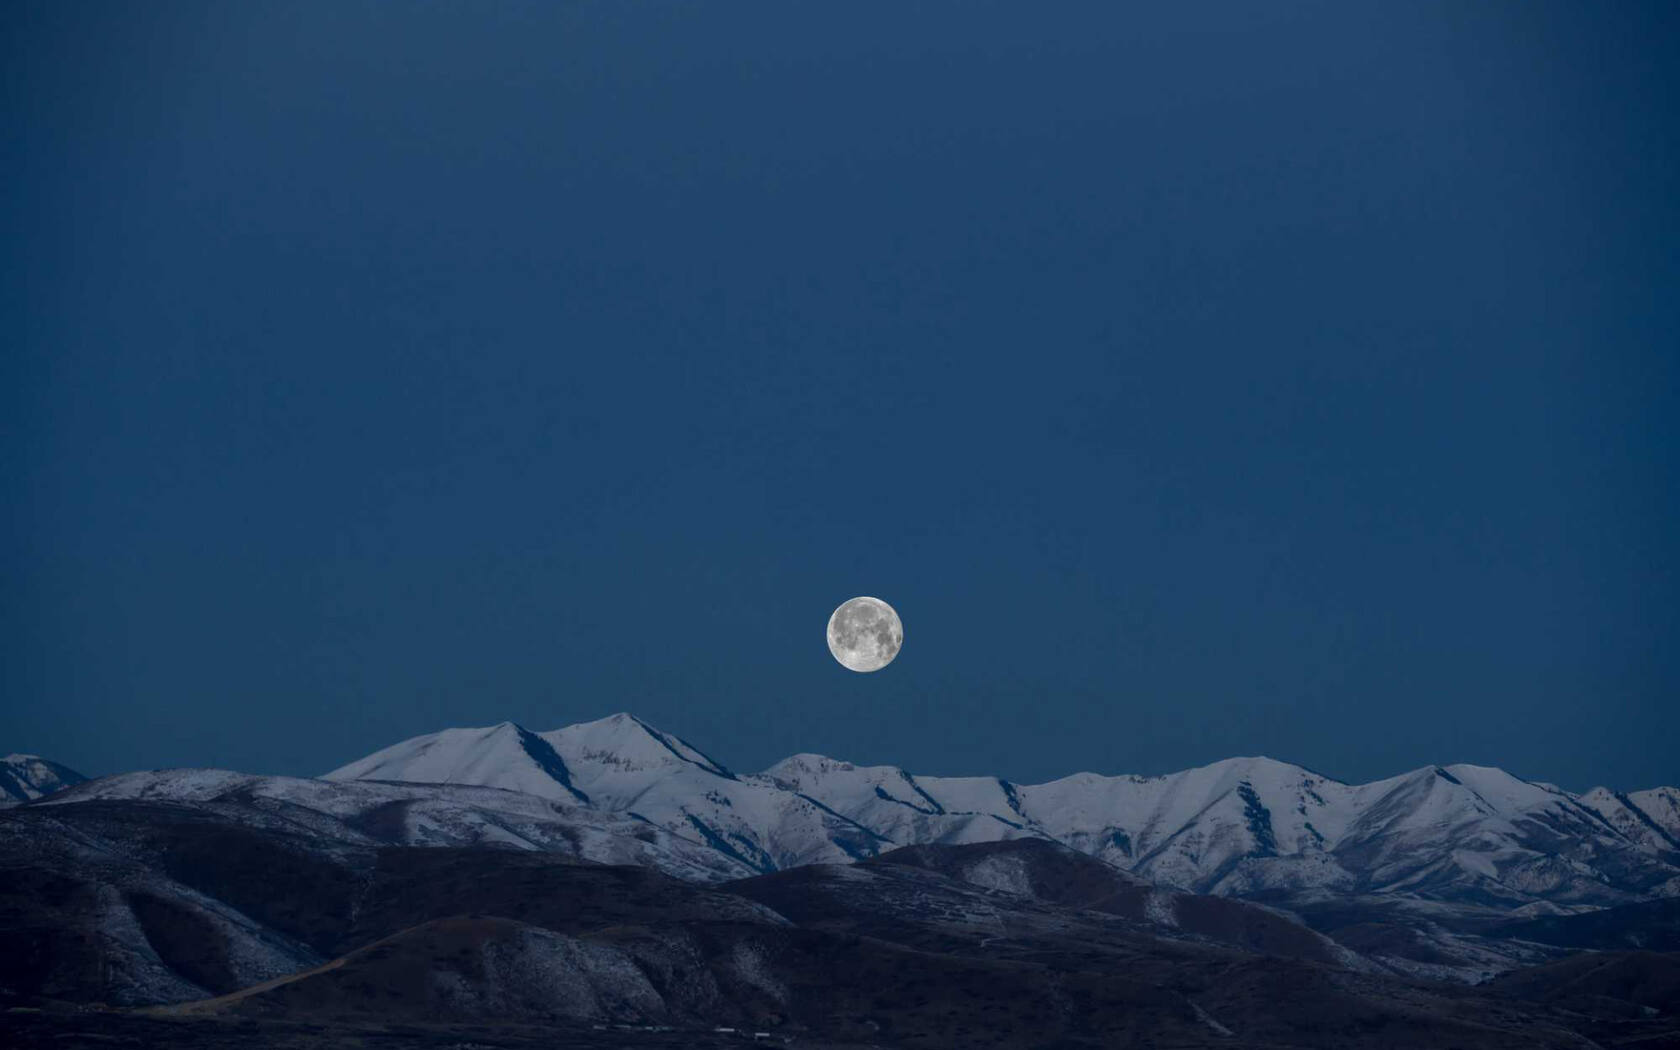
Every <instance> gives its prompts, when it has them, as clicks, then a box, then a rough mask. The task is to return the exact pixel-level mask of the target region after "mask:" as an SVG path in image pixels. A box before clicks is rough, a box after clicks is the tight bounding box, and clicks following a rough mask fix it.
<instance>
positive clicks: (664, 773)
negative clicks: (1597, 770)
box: [325, 714, 1680, 912]
mask: <svg viewBox="0 0 1680 1050" xmlns="http://www.w3.org/2000/svg"><path fill="white" fill-rule="evenodd" d="M325 779H327V780H333V781H352V780H364V781H365V780H374V781H403V782H422V783H433V784H454V785H461V784H471V785H479V786H484V787H494V788H503V789H506V790H509V791H515V792H520V793H524V794H527V795H535V796H538V797H541V798H544V799H548V800H551V801H553V802H555V803H559V804H563V805H565V806H566V807H569V808H570V809H572V810H575V811H577V812H588V813H593V814H599V815H603V816H604V815H611V816H615V817H618V818H621V819H624V818H627V819H629V820H631V821H635V822H641V823H644V824H648V825H653V826H655V827H657V828H659V829H661V830H662V831H664V832H666V833H668V834H669V835H672V836H676V837H677V838H678V839H681V840H689V841H692V842H694V843H697V844H700V845H703V846H705V847H709V848H710V849H711V850H713V851H715V852H716V853H717V854H718V855H719V858H720V860H722V861H724V862H725V863H724V864H723V865H721V866H722V867H726V868H730V869H738V870H742V871H748V872H768V871H774V870H779V869H785V868H790V867H795V866H799V865H803V864H811V863H824V862H829V863H833V862H849V861H853V860H857V859H860V858H864V857H870V856H875V855H877V854H879V853H882V852H885V851H887V850H890V849H893V848H896V847H898V846H905V845H913V844H930V843H937V844H958V843H974V842H990V841H999V840H1005V839H1013V838H1023V837H1038V838H1045V839H1051V840H1055V841H1057V842H1061V843H1064V844H1066V845H1068V846H1071V847H1073V848H1075V849H1077V850H1080V851H1081V852H1084V853H1086V854H1089V855H1091V856H1094V857H1097V858H1099V859H1101V860H1104V861H1107V862H1108V863H1110V864H1112V865H1114V866H1116V867H1118V868H1121V869H1124V870H1127V871H1132V872H1135V873H1136V874H1139V875H1142V876H1144V877H1146V878H1149V879H1151V880H1153V881H1155V882H1158V883H1162V884H1166V885H1170V886H1175V887H1180V888H1183V889H1187V890H1193V891H1196V892H1201V893H1216V894H1224V895H1232V896H1249V897H1259V898H1265V897H1267V896H1268V895H1274V896H1280V897H1291V898H1297V897H1299V896H1300V895H1302V894H1308V895H1312V894H1329V895H1335V896H1347V895H1359V896H1362V897H1373V896H1375V897H1404V898H1408V899H1411V900H1417V901H1452V902H1454V903H1455V904H1459V905H1486V906H1488V907H1489V908H1492V909H1497V910H1499V911H1503V912H1509V911H1510V910H1512V909H1518V910H1521V909H1524V908H1527V909H1529V910H1537V911H1542V912H1543V911H1548V910H1559V909H1562V910H1573V909H1576V908H1591V907H1602V906H1607V905H1613V904H1619V903H1625V902H1629V901H1634V900H1641V899H1648V898H1652V897H1664V896H1676V895H1680V791H1676V790H1675V789H1674V788H1666V787H1665V788H1655V789H1652V790H1648V791H1638V792H1633V793H1618V792H1613V791H1610V790H1608V789H1604V788H1598V789H1594V790H1593V791H1589V792H1586V793H1585V794H1581V795H1575V794H1572V793H1570V792H1567V791H1564V790H1562V789H1560V788H1557V787H1554V786H1551V785H1548V784H1540V783H1533V782H1530V781H1525V780H1522V779H1519V778H1517V777H1514V776H1512V775H1511V774H1509V773H1506V772H1504V771H1502V770H1499V769H1494V768H1488V767H1483V766H1471V765H1453V766H1444V767H1436V766H1430V767H1426V768H1423V769H1419V770H1415V771H1413V772H1410V773H1406V774H1402V775H1400V776H1397V777H1391V778H1388V779H1386V780H1380V781H1376V782H1373V783H1370V784H1344V783H1342V782H1340V781H1337V780H1333V779H1331V778H1329V777H1325V776H1322V775H1319V774H1317V773H1313V772H1311V771H1310V770H1307V769H1303V768H1302V767H1300V766H1294V765H1290V764H1288V763H1285V762H1279V761H1275V760H1273V759H1269V758H1233V759H1227V760H1225V761H1222V762H1216V763H1214V764H1212V765H1209V766H1203V767H1201V768H1198V769H1190V770H1185V771H1183V772H1180V773H1172V774H1168V775H1166V776H1158V777H1140V776H1098V775H1096V774H1091V773H1079V774H1075V775H1073V776H1069V777H1065V778H1063V779H1060V780H1055V781H1051V782H1050V783H1047V784H1014V783H1011V782H1009V781H1007V780H1004V779H1001V778H998V777H919V776H916V775H914V774H912V773H910V772H908V771H906V770H903V769H899V768H897V767H894V766H859V765H854V764H853V763H850V762H843V761H838V760H836V759H832V758H827V757H824V756H821V755H811V754H800V755H794V756H792V757H791V758H787V759H784V760H783V761H781V762H778V763H776V764H775V765H773V766H771V767H770V768H769V769H767V770H765V771H763V772H762V773H757V774H736V773H733V772H731V771H730V770H729V769H727V768H726V767H724V766H723V765H722V764H720V763H719V762H717V761H715V760H714V759H712V758H710V757H708V756H707V755H706V754H704V753H703V752H701V751H700V750H699V749H698V748H696V747H694V746H693V745H691V744H689V743H687V742H685V741H683V740H681V739H679V738H677V737H675V736H672V735H671V734H669V733H665V732H662V731H660V730H658V729H656V728H654V727H652V726H650V725H648V724H647V723H645V722H643V721H642V720H640V719H638V718H636V717H634V716H632V715H628V714H617V715H613V716H611V717H609V718H604V719H601V720H599V721H595V722H587V723H583V724H581V725H574V726H568V727H566V728H563V729H557V730H553V731H551V732H545V733H537V732H532V731H530V730H527V729H525V728H523V727H521V726H518V725H515V724H513V723H511V722H504V723H502V724H500V725H496V726H490V727H488V728H483V729H449V730H445V731H443V732H441V733H434V734H431V735H428V736H421V737H416V738H414V739H412V740H407V741H404V742H403V743H400V744H396V745H394V746H392V747H389V748H386V749H384V750H382V751H379V752H376V753H375V754H372V755H369V756H368V757H366V758H363V759H361V760H359V761H356V762H352V763H350V764H349V765H346V766H344V767H343V768H341V769H337V770H334V771H333V772H331V773H328V774H327V775H326V777H325Z"/></svg>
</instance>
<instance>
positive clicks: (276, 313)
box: [0, 0, 1680, 789]
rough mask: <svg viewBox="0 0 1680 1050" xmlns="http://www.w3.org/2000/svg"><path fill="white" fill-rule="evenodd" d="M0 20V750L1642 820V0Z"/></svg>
mask: <svg viewBox="0 0 1680 1050" xmlns="http://www.w3.org/2000/svg"><path fill="white" fill-rule="evenodd" d="M0 18H3V19H4V23H3V25H0V78H3V79H0V83H3V85H4V88H3V90H4V96H3V114H0V118H3V124H0V157H3V160H4V171H5V173H6V174H5V184H6V191H5V192H4V194H0V223H3V224H4V225H3V227H0V241H3V243H4V246H5V247H4V260H5V266H6V280H4V281H3V282H0V323H3V325H4V332H5V340H4V342H5V347H6V349H5V353H4V358H3V364H0V369H3V372H0V409H3V410H0V418H3V420H4V436H5V440H4V442H3V443H0V484H3V486H4V488H3V491H4V493H5V495H6V503H7V505H8V513H6V514H5V515H4V516H3V517H0V528H3V529H4V532H3V533H0V570H3V573H4V576H3V588H0V629H3V637H4V638H5V643H4V648H3V650H0V690H3V694H0V695H3V705H0V752H5V751H13V750H16V751H28V752H36V753H40V754H44V755H46V756H48V757H50V758H53V759H56V760H58V761H61V762H64V763H66V764H68V765H70V766H72V767H76V768H79V769H81V770H83V771H84V772H87V773H91V774H100V773H109V772H116V771H121V770H127V769H134V768H152V767H161V766H171V765H195V766H202V765H214V766H223V767H231V768H235V769H242V770H246V771H250V772H261V773H289V774H316V773H320V772H323V771H325V770H327V769H330V768H333V767H335V766H337V765H339V764H341V763H343V762H346V761H348V760H350V759H352V758H355V757H358V756H360V755H362V754H364V753H366V752H369V751H372V750H374V749H376V748H379V747H383V746H385V745H387V744H390V743H393V742H395V741H397V740H399V739H402V738H405V737H408V736H412V735H415V734H419V733H425V732H431V731H434V730H437V729H441V728H444V727H446V726H452V725H454V726H459V725H488V724H492V723H495V722H498V721H501V720H503V719H513V720H515V721H518V722H521V723H522V724H525V725H527V726H530V727H532V728H535V729H550V728H554V727H556V726H560V725H564V724H567V723H570V722H576V721H582V720H585V719H590V718H596V717H600V716H602V715H606V714H609V713H611V712H614V711H618V710H629V711H632V712H635V713H637V714H639V715H641V716H642V717H644V718H646V719H647V720H649V721H650V722H652V723H654V724H655V725H658V726H660V727H662V728H665V729H668V730H670V731H673V732H676V733H678V734H680V735H682V736H684V737H686V738H688V739H690V740H691V741H693V742H694V743H696V744H697V745H699V746H700V747H702V748H704V749H706V750H708V751H710V752H711V753H713V754H714V755H715V756H716V757H717V758H718V759H719V760H721V761H723V762H725V763H726V764H729V765H731V766H733V767H735V768H738V769H743V770H754V769H758V768H762V767H763V766H764V765H767V764H769V763H770V762H771V761H773V760H775V759H777V758H780V757H782V756H784V755H786V754H789V753H792V752H798V751H816V752H822V753H825V754H830V755H834V756H837V757H841V758H847V759H851V760H854V761H859V762H869V763H887V762H891V763H898V764H902V765H905V766H908V767H909V768H911V769H913V770H916V771H919V772H924V773H940V774H950V773H992V774H999V775H1003V776H1007V777H1011V778H1014V779H1017V780H1022V781H1029V782H1030V781H1038V780H1044V779H1049V778H1052V777H1055V776H1060V775H1064V774H1068V773H1072V772H1075V771H1079V770H1092V771H1096V772H1102V773H1122V772H1136V773H1159V772H1166V771H1170V770H1173V769H1178V768H1183V767H1186V766H1191V765H1199V764H1203V763H1207V762H1211V761H1215V760H1217V759H1220V758H1225V757H1229V756H1232V755H1254V754H1266V755H1270V756H1273V757H1275V758H1280V759H1286V760H1289V761H1293V762H1297V763H1301V764H1303V765H1306V766H1309V767H1312V768H1314V769H1317V770H1319V771H1321V772H1324V773H1327V774H1329V775H1332V776H1336V777H1340V778H1342V779H1347V780H1366V779H1373V778H1377V777H1382V776H1388V775H1392V774H1395V773H1399V772H1401V771H1404V770H1408V769H1412V768H1416V767H1418V766H1422V765H1427V764H1430V763H1449V762H1458V761H1467V762H1475V763H1479V764H1485V765H1499V766H1503V767H1505V768H1507V769H1510V770H1511V771H1513V772H1515V773H1518V774H1519V775H1522V776H1526V777H1530V778H1534V779H1540V780H1547V781H1552V782H1556V783H1559V784H1562V785H1564V786H1566V787H1570V788H1573V789H1584V788H1586V787H1589V786H1592V785H1594V784H1598V783H1608V784H1610V785H1612V786H1617V787H1622V788H1637V787H1647V786H1652V785H1655V784H1658V783H1668V784H1675V783H1680V745H1677V743H1676V742H1677V741H1680V657H1677V655H1676V648H1675V642H1676V639H1677V638H1680V597H1677V591H1680V588H1677V585H1676V583H1677V581H1676V576H1675V553H1676V546H1677V545H1676V537H1677V536H1680V484H1677V474H1680V470H1677V465H1676V462H1675V451H1676V448H1677V445H1680V424H1677V414H1680V360H1677V358H1680V354H1677V347H1680V336H1677V331H1680V250H1677V247H1676V245H1677V244H1680V221H1677V220H1680V143H1677V135H1680V46H1677V44H1680V7H1676V6H1675V5H1673V4H1671V3H1658V4H1652V5H1649V6H1641V5H1638V4H1634V3H1616V4H1610V3H1526V2H1523V3H1519V2H1512V3H1473V4H1470V3H1462V2H1459V0H1451V2H1444V3H1404V4H1397V3H1388V4H1365V3H1352V2H1347V0H1334V2H1327V3H1314V4H1293V3H1281V4H1255V3H1248V2H1243V3H1234V4H1229V5H1226V4H1207V5H1184V4H1153V5H1135V6H1134V5H1117V4H1112V3H1107V2H1102V3H1091V4H1060V5H1039V4H1003V3H979V2H966V3H928V4H915V3H884V4H862V5H860V4H851V3H847V4H825V5H816V4H806V3H786V2H776V3H763V4H753V3H668V2H647V3H621V2H617V0H613V2H599V3H558V2H554V3H549V2H545V3H537V4H532V5H529V6H525V5H518V4H512V3H506V2H501V3H496V4H468V3H423V4H385V3H381V4H358V3H348V2H344V0H333V2H331V3H313V4H311V3H305V4H294V5H281V4H260V3H252V2H244V0H242V2H239V3H224V2H214V3H205V4H196V3H192V4H189V3H167V2H166V3H128V4H98V3H76V4H65V3H57V2H42V3H14V4H8V5H6V7H5V10H4V14H3V16H0ZM857 594H872V595H877V596H879V597H881V598H884V599H886V600H887V601H889V602H891V603H892V604H893V605H894V606H895V607H896V608H897V609H898V611H899V612H900V614H902V616H903V618H904V623H905V635H906V637H905V646H904V650H903V652H902V654H901V655H900V656H899V658H898V660H897V661H896V662H895V663H894V664H893V665H891V666H890V667H888V668H887V669H885V670H883V671H881V672H879V673H876V674H869V675H862V674H853V673H850V672H847V671H845V670H844V669H842V668H841V667H840V666H839V665H838V664H836V663H835V662H834V660H833V659H832V658H831V657H830V656H829V654H828V652H827V649H826V647H825V645H824V625H825V623H826V620H827V618H828V615H829V612H830V611H831V610H832V609H833V608H834V607H835V606H836V605H837V604H839V603H840V602H841V601H843V600H844V599H846V598H848V597H851V596H853V595H857Z"/></svg>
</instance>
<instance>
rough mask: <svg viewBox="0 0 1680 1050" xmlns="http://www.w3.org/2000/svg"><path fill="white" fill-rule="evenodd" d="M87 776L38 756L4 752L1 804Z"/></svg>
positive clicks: (26, 798)
mask: <svg viewBox="0 0 1680 1050" xmlns="http://www.w3.org/2000/svg"><path fill="white" fill-rule="evenodd" d="M86 779H87V777H84V776H82V775H81V774H80V773H78V772H76V771H75V770H74V769H70V768H69V767H67V766H61V765H59V764H58V763H57V762H49V761H47V760H46V759H44V758H42V757H41V756H40V755H7V756H6V757H5V758H0V805H5V804H7V803H15V802H29V801H31V800H33V799H38V798H41V797H42V796H45V795H50V794H52V793H53V792H55V791H59V790H62V789H63V788H67V787H69V786H70V785H72V784H80V783H81V782H82V781H84V780H86Z"/></svg>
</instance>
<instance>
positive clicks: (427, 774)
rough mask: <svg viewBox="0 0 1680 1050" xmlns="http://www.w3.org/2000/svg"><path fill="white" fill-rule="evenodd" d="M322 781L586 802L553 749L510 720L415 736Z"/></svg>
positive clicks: (333, 773) (332, 773)
mask: <svg viewBox="0 0 1680 1050" xmlns="http://www.w3.org/2000/svg"><path fill="white" fill-rule="evenodd" d="M323 779H325V780H399V781H412V782H415V783H423V784H478V785H482V786H485V787H498V788H505V789H507V790H509V791H523V792H525V793H526V794H530V795H537V796H540V797H542V798H553V799H560V800H563V801H567V802H588V801H589V799H588V796H586V795H585V794H583V793H582V792H581V791H579V790H578V789H577V787H575V786H574V785H573V782H572V776H571V771H570V770H569V769H567V767H566V763H565V761H564V760H563V759H561V757H560V756H559V755H558V754H556V753H555V751H554V748H553V746H552V745H550V744H549V743H548V742H547V741H546V740H544V739H543V738H542V737H541V736H539V735H537V734H536V733H533V732H531V731H530V730H528V729H526V728H525V727H524V726H521V725H517V724H515V723H513V722H500V723H498V724H496V725H493V726H486V727H483V728H479V729H445V730H443V731H442V732H440V733H429V734H427V735H425V736H417V737H414V738H412V739H410V740H404V741H403V742H402V743H400V744H393V745H392V746H390V747H388V748H385V749H384V750H383V751H375V752H374V753H373V754H371V755H369V756H367V757H366V758H363V759H358V760H357V761H355V762H351V763H350V764H349V765H346V766H342V767H340V768H338V769H335V770H333V771H332V772H331V773H328V774H327V775H326V776H325V777H324V778H323Z"/></svg>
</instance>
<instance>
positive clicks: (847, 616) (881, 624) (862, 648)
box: [828, 597, 904, 671]
mask: <svg viewBox="0 0 1680 1050" xmlns="http://www.w3.org/2000/svg"><path fill="white" fill-rule="evenodd" d="M903 644H904V624H903V623H901V622H900V621H899V619H898V614H897V613H896V612H893V607H892V606H890V605H888V604H887V603H886V602H884V601H882V600H881V599H879V598H869V597H862V598H853V599H852V600H850V601H848V602H843V603H841V605H840V608H838V609H836V610H834V615H833V616H830V617H829V618H828V651H829V652H831V653H833V654H834V658H835V659H836V660H839V661H840V666H842V667H845V668H848V669H849V670H853V671H879V670H880V669H881V668H883V667H885V666H887V665H888V664H890V663H892V662H893V657H895V656H897V655H898V650H899V647H900V646H902V645H903Z"/></svg>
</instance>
